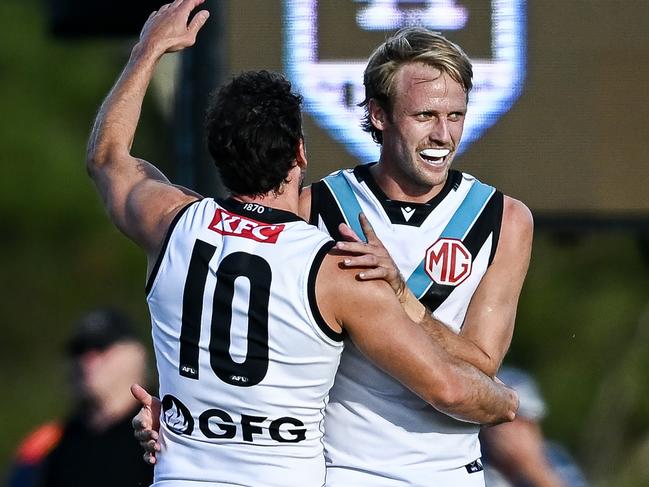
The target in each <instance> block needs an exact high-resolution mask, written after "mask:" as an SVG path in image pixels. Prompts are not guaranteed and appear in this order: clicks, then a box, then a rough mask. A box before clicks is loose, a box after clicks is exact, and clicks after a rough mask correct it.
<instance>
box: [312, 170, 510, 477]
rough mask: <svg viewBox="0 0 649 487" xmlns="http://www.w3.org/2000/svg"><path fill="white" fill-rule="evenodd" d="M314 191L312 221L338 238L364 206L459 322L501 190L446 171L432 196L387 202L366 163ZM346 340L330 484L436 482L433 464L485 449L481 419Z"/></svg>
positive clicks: (332, 428) (329, 448)
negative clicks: (406, 382) (459, 414)
mask: <svg viewBox="0 0 649 487" xmlns="http://www.w3.org/2000/svg"><path fill="white" fill-rule="evenodd" d="M312 195H313V197H312V211H311V221H312V223H314V224H317V225H318V226H319V227H320V228H322V229H323V230H326V231H328V232H329V233H330V234H331V235H332V236H333V237H334V238H336V239H338V238H340V236H339V234H338V231H337V228H338V224H339V223H341V222H345V223H347V224H349V225H350V226H351V227H352V228H353V229H354V230H355V231H356V233H357V234H358V235H362V231H361V229H360V224H359V223H358V213H359V212H360V211H363V212H364V213H365V215H366V216H367V218H368V220H369V221H370V223H371V224H372V227H373V228H374V230H375V232H376V234H377V236H378V237H379V238H380V239H381V241H382V242H383V244H384V245H385V247H386V248H387V249H388V251H389V252H390V254H391V255H392V257H393V259H394V260H395V262H396V264H397V266H398V268H399V270H400V271H401V273H402V274H403V276H404V278H405V279H406V280H407V282H408V286H409V287H410V288H411V290H412V291H413V292H414V294H415V295H416V296H417V297H418V298H419V299H420V300H421V301H422V302H423V303H424V304H425V305H426V306H427V307H428V309H430V310H433V312H434V313H433V314H434V316H435V317H436V318H437V319H439V320H440V321H442V322H444V323H446V324H447V325H449V326H450V327H451V328H452V329H453V330H454V331H456V332H458V331H459V330H460V328H461V326H462V323H463V321H464V317H465V315H466V311H467V307H468V305H469V301H470V300H471V296H472V295H473V293H474V292H475V289H476V287H477V286H478V283H479V282H480V279H481V278H482V276H483V275H484V273H485V272H486V270H487V267H488V266H489V264H490V263H491V261H492V259H493V256H494V253H495V251H496V245H497V240H498V236H499V233H500V224H501V220H502V208H503V195H502V193H500V192H498V191H496V190H495V189H494V188H492V187H490V186H487V185H484V184H482V183H480V182H479V181H477V180H476V179H475V178H473V177H471V176H469V175H466V174H462V173H460V172H457V171H450V173H449V177H448V180H447V182H446V185H445V187H444V188H443V190H442V191H441V192H440V194H439V195H437V196H436V197H435V198H433V199H432V200H431V201H429V202H428V203H425V204H417V203H405V202H398V201H391V200H388V198H387V197H386V196H385V194H384V193H383V192H382V191H381V189H380V188H379V187H378V185H377V184H376V183H375V182H374V180H373V179H372V176H371V174H370V172H369V166H367V165H364V166H358V167H356V168H355V169H353V170H352V169H349V170H343V171H338V172H336V173H333V174H332V175H330V176H328V177H326V178H325V179H324V180H323V181H320V182H318V183H316V184H314V185H313V186H312ZM345 341H346V347H345V351H344V353H343V356H342V359H341V363H340V368H339V370H338V374H337V376H336V382H335V384H334V387H333V388H332V390H331V393H330V401H329V405H328V407H327V416H326V421H325V423H326V431H327V434H326V436H325V455H326V458H327V485H331V486H351V485H353V486H355V487H359V486H368V487H369V486H371V487H380V486H395V485H413V486H424V485H438V484H436V483H435V482H434V478H435V472H441V471H442V470H449V469H457V468H461V467H464V466H465V465H467V464H470V463H471V462H473V461H474V460H476V459H477V458H479V457H480V445H479V442H478V432H479V427H478V426H477V425H475V424H469V423H464V422H460V421H457V420H455V419H452V418H450V417H449V416H446V415H445V414H442V413H440V412H438V411H437V410H435V409H434V408H433V407H431V406H429V405H428V404H427V403H426V402H424V401H423V400H422V399H420V398H419V397H418V396H416V395H415V394H413V393H412V392H411V391H410V390H408V389H407V388H405V387H404V386H402V385H401V384H400V383H399V382H398V381H396V380H395V379H393V378H392V377H391V376H389V375H387V374H386V373H384V372H383V371H381V370H380V369H378V368H377V367H375V366H374V365H373V364H371V363H370V362H369V361H368V360H366V359H365V358H364V357H363V355H362V354H361V353H360V352H359V351H358V349H357V348H355V347H354V345H353V344H352V343H351V342H349V343H347V340H345ZM350 439H353V441H350ZM472 468H473V467H472V466H467V471H469V470H471V469H472ZM480 469H481V467H480ZM440 485H441V484H440Z"/></svg>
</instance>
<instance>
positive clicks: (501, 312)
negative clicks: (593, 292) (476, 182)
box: [459, 196, 534, 376]
mask: <svg viewBox="0 0 649 487" xmlns="http://www.w3.org/2000/svg"><path fill="white" fill-rule="evenodd" d="M533 227H534V223H533V219H532V213H531V212H530V210H529V209H528V208H527V207H526V206H525V205H524V204H523V203H521V202H520V201H518V200H515V199H513V198H510V197H508V196H505V200H504V209H503V221H502V225H501V229H500V238H499V240H498V248H497V250H496V254H495V256H494V260H493V262H492V263H491V265H490V266H489V268H488V269H487V272H486V273H485V275H484V276H483V278H482V280H481V281H480V284H479V285H478V288H477V289H476V292H475V293H474V295H473V298H472V299H471V303H470V304H469V308H468V310H467V314H466V317H465V320H464V325H463V326H462V330H461V331H460V334H459V336H460V337H461V338H464V339H466V340H468V341H470V342H472V343H474V344H475V345H476V346H477V347H479V348H480V349H481V350H482V351H483V352H484V354H485V355H486V356H487V357H488V363H487V367H488V369H487V370H485V369H483V371H484V372H485V373H487V374H488V375H491V376H493V375H495V374H496V372H498V369H499V368H500V364H501V363H502V360H503V358H504V357H505V354H506V353H507V350H508V349H509V345H510V343H511V340H512V335H513V333H514V322H515V320H516V309H517V307H518V298H519V296H520V293H521V290H522V288H523V281H524V280H525V276H526V274H527V269H528V267H529V263H530V255H531V252H532V236H533V231H534V229H533Z"/></svg>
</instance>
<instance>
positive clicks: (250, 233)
mask: <svg viewBox="0 0 649 487" xmlns="http://www.w3.org/2000/svg"><path fill="white" fill-rule="evenodd" d="M209 229H210V230H213V231H215V232H216V233H220V234H221V235H234V236H235V237H243V238H249V239H252V240H256V241H257V242H263V243H275V242H277V237H278V236H279V234H280V233H281V232H282V230H284V225H269V224H268V223H263V222H258V221H256V220H252V219H250V218H246V217H244V216H241V215H237V214H235V213H229V212H227V211H225V210H223V209H221V208H218V209H217V210H216V213H214V218H213V219H212V223H210V226H209Z"/></svg>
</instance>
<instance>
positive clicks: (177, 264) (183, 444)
mask: <svg viewBox="0 0 649 487" xmlns="http://www.w3.org/2000/svg"><path fill="white" fill-rule="evenodd" d="M330 246H331V240H330V239H329V238H328V237H327V236H326V235H325V234H324V233H322V232H320V231H319V230H317V229H315V228H314V227H311V226H310V225H308V224H307V223H306V222H304V221H302V220H300V219H299V218H298V217H297V216H296V215H293V214H292V213H288V212H285V211H281V210H276V209H271V208H268V207H264V206H260V205H256V204H251V203H247V204H244V203H239V202H237V201H234V200H226V201H218V202H217V201H214V200H212V199H204V200H201V201H198V202H195V203H193V204H191V205H190V206H189V207H187V208H186V209H185V210H183V211H182V212H181V214H180V215H179V216H178V217H177V218H176V220H175V221H174V223H173V224H172V225H171V229H170V230H169V236H168V240H167V242H166V243H165V246H164V248H163V250H162V252H161V256H160V258H159V259H158V263H157V264H156V267H155V269H154V271H153V273H152V276H151V278H150V282H149V285H148V289H147V291H148V298H147V299H148V303H149V308H150V312H151V319H152V325H153V338H154V346H155V351H156V361H157V365H158V373H159V377H160V397H161V398H162V405H163V412H162V417H161V430H160V431H161V438H162V452H161V453H160V454H159V456H158V463H157V465H156V473H155V479H156V483H155V484H154V485H159V486H165V485H173V486H195V485H199V483H200V485H205V483H206V482H207V483H208V484H209V485H264V486H283V487H287V486H293V485H295V486H298V485H299V486H306V487H308V486H319V485H323V484H324V456H323V447H322V434H323V427H322V421H323V412H324V407H325V405H326V402H327V398H328V392H329V389H330V388H331V386H332V384H333V377H334V374H335V371H336V369H337V367H338V363H339V359H340V353H341V350H342V340H341V336H340V335H339V334H336V333H334V332H333V331H332V330H331V329H330V328H329V327H328V326H327V325H326V323H324V321H323V320H322V318H321V316H320V313H319V312H318V310H317V306H316V304H315V277H316V275H317V271H318V268H319V265H320V263H321V261H322V258H323V257H324V255H325V254H326V252H327V250H328V249H329V248H330Z"/></svg>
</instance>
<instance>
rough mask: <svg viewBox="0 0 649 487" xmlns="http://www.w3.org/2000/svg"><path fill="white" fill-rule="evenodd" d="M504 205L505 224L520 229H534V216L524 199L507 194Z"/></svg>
mask: <svg viewBox="0 0 649 487" xmlns="http://www.w3.org/2000/svg"><path fill="white" fill-rule="evenodd" d="M503 206H504V208H503V224H504V225H507V226H514V227H516V229H518V230H519V231H529V232H532V231H533V228H534V218H533V217H532V212H531V211H530V209H529V208H528V207H527V206H525V204H524V203H523V202H522V201H520V200H517V199H515V198H512V197H511V196H507V195H505V198H504V205H503Z"/></svg>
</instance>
